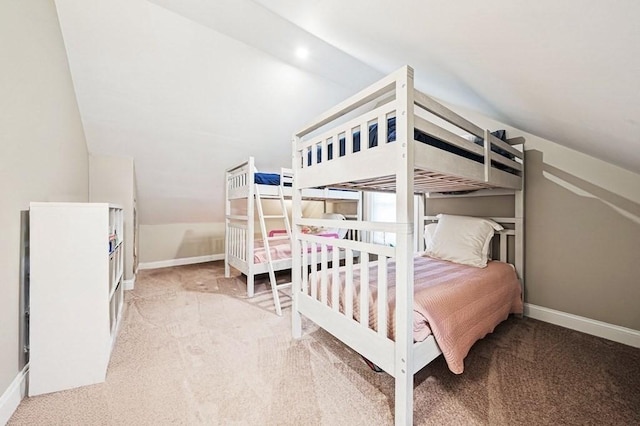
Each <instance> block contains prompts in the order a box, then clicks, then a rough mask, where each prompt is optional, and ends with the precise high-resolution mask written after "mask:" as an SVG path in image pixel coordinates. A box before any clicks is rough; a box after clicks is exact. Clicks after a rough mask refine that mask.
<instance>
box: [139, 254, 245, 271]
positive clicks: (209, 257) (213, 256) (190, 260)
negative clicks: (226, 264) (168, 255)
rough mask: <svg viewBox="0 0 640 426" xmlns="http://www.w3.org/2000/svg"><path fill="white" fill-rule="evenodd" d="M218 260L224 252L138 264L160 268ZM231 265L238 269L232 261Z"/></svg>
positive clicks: (144, 267) (147, 267)
mask: <svg viewBox="0 0 640 426" xmlns="http://www.w3.org/2000/svg"><path fill="white" fill-rule="evenodd" d="M216 260H224V254H223V253H219V254H210V255H206V256H195V257H183V258H180V259H169V260H158V261H155V262H142V263H140V265H139V266H138V269H139V270H146V269H158V268H170V267H172V266H183V265H194V264H197V263H206V262H214V261H216ZM230 266H233V267H234V268H236V269H238V268H237V267H236V266H235V265H233V264H232V263H230Z"/></svg>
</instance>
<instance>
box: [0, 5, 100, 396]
mask: <svg viewBox="0 0 640 426" xmlns="http://www.w3.org/2000/svg"><path fill="white" fill-rule="evenodd" d="M0 58H2V68H1V71H0V141H1V142H0V144H1V146H2V155H0V194H2V200H1V201H0V222H1V223H2V238H0V295H1V296H0V395H1V394H2V393H4V392H5V389H7V387H8V386H9V384H10V383H11V382H12V381H13V380H14V379H15V378H16V376H17V374H18V372H19V371H20V369H21V368H22V363H23V360H22V355H21V353H22V344H23V342H20V339H19V328H20V321H21V319H20V315H19V312H18V310H19V297H20V296H19V294H20V278H19V276H20V271H19V266H20V212H21V211H22V210H27V209H28V208H29V202H30V201H87V200H88V159H87V147H86V144H85V139H84V133H83V129H82V125H81V122H80V116H79V112H78V106H77V103H76V98H75V94H74V90H73V85H72V83H71V76H70V74H69V67H68V63H67V58H66V53H65V49H64V46H63V41H62V35H61V33H60V27H59V24H58V18H57V15H56V9H55V6H54V4H53V1H51V0H40V1H11V0H2V1H0Z"/></svg>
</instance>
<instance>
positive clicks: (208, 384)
mask: <svg viewBox="0 0 640 426" xmlns="http://www.w3.org/2000/svg"><path fill="white" fill-rule="evenodd" d="M260 289H262V290H264V289H265V287H264V284H260V285H259V286H258V290H260ZM283 301H284V302H285V306H288V305H289V306H290V303H287V301H286V298H283ZM126 305H127V308H126V313H125V317H124V322H123V324H122V328H121V330H120V334H119V336H118V340H117V343H116V346H115V349H114V352H113V355H112V358H111V363H110V365H109V371H108V374H107V381H106V382H105V383H103V384H99V385H93V386H86V387H83V388H79V389H74V390H69V391H63V392H57V393H53V394H48V395H42V396H38V397H33V398H26V399H25V400H24V401H23V402H22V404H21V405H20V406H19V407H18V409H17V411H16V413H15V414H14V415H13V417H12V418H11V420H10V421H9V425H168V424H185V425H197V424H211V425H342V424H344V425H390V424H393V417H392V415H393V379H392V378H391V377H390V376H388V375H387V374H384V373H382V374H377V373H374V372H372V371H371V370H369V368H368V367H366V366H365V364H364V363H363V362H362V360H361V358H360V357H359V356H358V354H356V353H354V352H353V351H351V350H350V349H349V348H348V347H345V346H344V345H343V344H342V343H340V342H339V341H337V340H336V339H334V338H333V337H332V336H331V335H329V334H328V333H326V332H324V331H323V330H320V329H318V328H317V327H315V326H314V325H313V324H311V323H309V322H306V323H305V333H304V337H303V338H302V339H300V340H292V339H291V337H290V317H289V315H288V314H289V313H290V309H285V311H284V316H283V317H277V316H276V315H275V314H273V305H272V302H271V296H270V293H268V292H267V293H265V294H262V295H258V296H256V297H254V298H252V299H247V298H246V297H245V283H244V279H243V278H242V277H234V278H229V279H227V278H224V271H223V267H222V263H221V262H213V263H207V264H202V265H190V266H181V267H174V268H166V269H158V270H153V271H141V273H140V274H139V277H138V280H137V281H136V289H135V290H133V291H131V292H128V293H127V296H126ZM465 365H466V370H465V372H464V373H463V374H462V375H459V376H458V375H454V374H452V373H450V372H449V370H448V369H447V367H446V364H445V363H444V361H443V359H442V357H440V358H438V359H436V360H435V361H434V362H432V363H431V364H430V365H428V366H427V367H426V368H424V369H423V370H422V371H420V372H419V373H418V374H417V375H416V376H415V398H414V402H415V411H414V419H415V423H416V424H421V425H431V424H433V425H440V424H460V425H512V424H549V425H551V424H554V425H555V424H575V425H586V424H594V425H596V424H598V425H601V424H620V425H632V424H633V425H635V424H640V350H639V349H635V348H631V347H629V346H625V345H621V344H617V343H614V342H610V341H607V340H603V339H598V338H596V337H593V336H588V335H585V334H582V333H578V332H575V331H571V330H567V329H563V328H560V327H556V326H553V325H550V324H545V323H543V322H539V321H535V320H531V319H518V318H510V319H509V320H507V321H505V322H504V323H502V324H501V325H500V326H498V328H497V329H496V331H495V332H494V333H493V334H491V335H489V336H487V337H486V338H485V339H483V340H481V341H480V342H478V343H477V344H476V345H475V346H474V347H473V348H472V350H471V353H470V354H469V356H468V357H467V359H466V361H465Z"/></svg>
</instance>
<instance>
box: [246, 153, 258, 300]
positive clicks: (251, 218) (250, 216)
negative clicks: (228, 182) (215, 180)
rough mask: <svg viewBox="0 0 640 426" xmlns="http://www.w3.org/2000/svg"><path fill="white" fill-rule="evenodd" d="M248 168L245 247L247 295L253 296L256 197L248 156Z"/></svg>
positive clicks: (250, 159) (253, 165)
mask: <svg viewBox="0 0 640 426" xmlns="http://www.w3.org/2000/svg"><path fill="white" fill-rule="evenodd" d="M247 167H249V170H247V176H248V177H249V181H248V182H247V187H248V188H249V194H248V197H247V247H246V250H247V251H246V259H247V267H248V269H249V271H248V273H247V296H248V297H253V294H254V289H255V280H254V271H253V262H254V259H253V244H254V239H255V235H254V227H255V211H254V209H255V197H256V187H255V182H256V180H255V172H256V169H255V160H254V159H253V157H249V164H248V166H247Z"/></svg>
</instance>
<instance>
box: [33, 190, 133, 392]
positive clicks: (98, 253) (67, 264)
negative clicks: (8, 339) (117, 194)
mask: <svg viewBox="0 0 640 426" xmlns="http://www.w3.org/2000/svg"><path fill="white" fill-rule="evenodd" d="M30 229H31V232H30V257H31V260H30V265H31V288H30V298H31V306H30V308H31V309H30V314H31V315H30V349H31V351H30V374H29V395H39V394H43V393H49V392H54V391H59V390H63V389H71V388H75V387H79V386H84V385H89V384H94V383H100V382H103V381H104V380H105V377H106V372H107V364H108V362H109V356H110V354H111V348H112V345H113V342H114V340H115V335H116V332H117V329H118V324H119V322H120V318H121V314H122V307H123V300H124V298H123V288H124V286H123V282H122V281H123V245H122V241H123V239H122V238H123V235H124V233H123V229H124V228H123V213H122V208H120V207H119V206H113V205H109V204H106V203H31V205H30ZM110 234H114V235H115V240H114V242H113V243H112V244H111V243H110V237H109V236H110ZM110 249H111V250H112V251H111V253H110Z"/></svg>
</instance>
